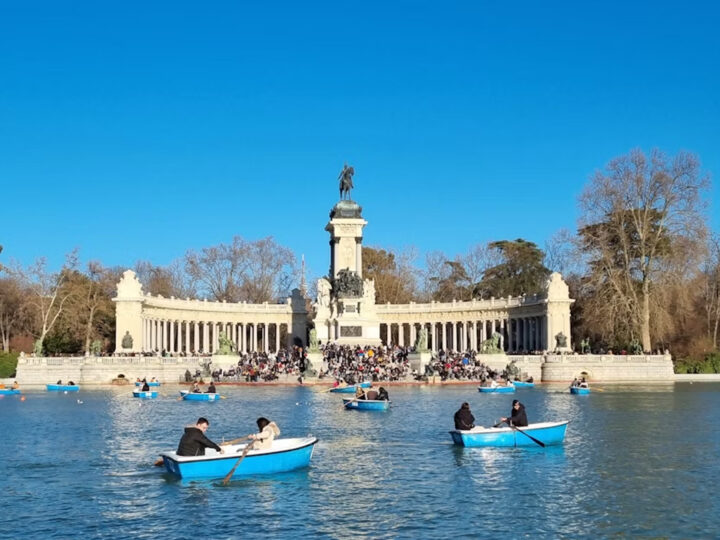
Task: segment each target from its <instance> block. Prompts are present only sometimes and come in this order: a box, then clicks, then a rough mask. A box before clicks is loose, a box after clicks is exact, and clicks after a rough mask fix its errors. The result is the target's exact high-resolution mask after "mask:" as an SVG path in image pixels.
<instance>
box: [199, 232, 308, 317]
mask: <svg viewBox="0 0 720 540" xmlns="http://www.w3.org/2000/svg"><path fill="white" fill-rule="evenodd" d="M185 269H186V271H187V274H188V275H189V276H190V277H191V278H192V279H194V280H195V282H196V283H197V285H198V288H199V290H200V291H201V292H202V293H203V294H206V295H208V296H209V297H210V298H212V299H214V300H216V301H222V300H224V301H226V302H240V301H247V302H253V303H262V302H270V301H273V300H276V299H278V298H279V297H281V296H287V295H288V294H289V292H290V288H291V286H292V285H293V280H294V276H296V275H297V272H296V269H295V256H294V255H293V253H292V251H290V250H289V249H288V248H286V247H283V246H280V245H279V244H277V243H276V242H275V241H274V240H273V239H272V237H268V238H263V239H261V240H257V241H254V242H248V241H246V240H244V239H243V238H241V237H239V236H236V237H234V238H233V241H232V243H231V244H219V245H217V246H212V247H209V248H203V249H202V250H201V251H200V252H199V253H198V252H194V251H188V252H187V254H186V255H185Z"/></svg>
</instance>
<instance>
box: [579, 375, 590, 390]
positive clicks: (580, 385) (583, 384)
mask: <svg viewBox="0 0 720 540" xmlns="http://www.w3.org/2000/svg"><path fill="white" fill-rule="evenodd" d="M578 386H579V387H580V388H590V386H589V385H588V383H587V381H586V380H585V377H583V378H582V379H581V380H580V384H578Z"/></svg>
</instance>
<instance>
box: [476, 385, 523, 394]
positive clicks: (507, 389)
mask: <svg viewBox="0 0 720 540" xmlns="http://www.w3.org/2000/svg"><path fill="white" fill-rule="evenodd" d="M478 390H479V391H480V392H482V393H483V394H512V393H513V392H515V387H514V386H512V385H510V386H496V387H495V388H491V387H490V386H479V387H478Z"/></svg>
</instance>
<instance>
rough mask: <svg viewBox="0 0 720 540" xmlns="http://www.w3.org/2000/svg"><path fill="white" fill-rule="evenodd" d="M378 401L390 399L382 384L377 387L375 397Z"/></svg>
mask: <svg viewBox="0 0 720 540" xmlns="http://www.w3.org/2000/svg"><path fill="white" fill-rule="evenodd" d="M375 399H377V400H379V401H390V396H389V395H388V392H387V390H385V389H384V388H383V387H382V386H381V387H380V388H378V395H377V397H376V398H375Z"/></svg>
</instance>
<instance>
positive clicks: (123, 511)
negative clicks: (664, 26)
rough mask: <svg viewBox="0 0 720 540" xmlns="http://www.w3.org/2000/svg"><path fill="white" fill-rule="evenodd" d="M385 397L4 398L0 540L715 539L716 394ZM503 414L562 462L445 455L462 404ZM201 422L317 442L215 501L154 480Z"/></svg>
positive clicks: (196, 484)
mask: <svg viewBox="0 0 720 540" xmlns="http://www.w3.org/2000/svg"><path fill="white" fill-rule="evenodd" d="M389 390H390V397H391V399H392V401H393V406H392V409H391V410H390V411H389V412H386V413H383V412H359V411H346V410H344V409H343V407H342V405H341V402H340V397H339V396H338V395H333V394H329V393H321V392H319V390H318V389H312V388H307V387H306V388H280V387H278V388H274V387H259V388H249V387H241V388H224V387H223V388H222V393H223V394H224V395H226V396H227V399H224V400H222V401H220V402H218V403H190V402H182V401H181V402H179V401H177V399H176V397H175V396H176V395H177V393H176V389H175V388H172V387H163V388H161V397H160V398H159V399H157V400H155V401H144V400H142V401H141V400H136V399H133V398H132V397H130V390H128V389H124V388H123V389H119V388H118V389H115V388H113V389H108V390H82V391H81V392H80V393H79V394H62V393H59V394H56V393H46V392H44V391H36V392H33V391H28V392H26V396H27V399H26V400H25V401H20V399H19V398H17V397H15V396H5V397H2V398H0V414H1V415H2V417H1V418H2V429H3V437H2V440H1V441H0V463H1V464H2V471H3V475H2V481H0V486H1V487H2V494H1V495H0V503H2V509H3V515H4V516H5V518H6V519H4V520H3V521H4V522H5V525H4V526H3V527H2V529H0V536H4V537H7V538H79V537H88V538H123V537H134V538H161V537H164V538H192V537H199V536H208V537H213V538H246V537H261V536H265V537H267V536H274V537H288V536H293V537H295V538H306V537H307V538H316V537H328V538H448V537H474V538H477V537H558V536H565V537H580V536H614V535H617V536H645V537H658V536H665V537H683V538H689V537H698V538H710V537H715V536H717V530H718V525H720V523H719V521H720V518H719V517H718V516H719V515H720V514H719V513H718V510H719V509H720V508H719V504H718V501H717V497H716V488H717V486H718V483H719V481H720V474H719V471H720V467H719V466H718V460H717V455H718V450H720V448H719V447H720V424H719V423H718V421H717V413H716V410H717V409H718V406H719V405H720V385H718V384H697V383H696V384H694V385H692V384H677V385H674V386H672V385H667V386H651V387H646V388H638V387H610V386H608V387H606V388H605V391H604V392H599V391H596V392H594V393H593V394H592V395H590V396H571V395H570V394H567V393H564V392H562V389H561V388H560V387H557V386H556V387H552V386H543V387H540V388H536V389H524V390H519V391H518V393H517V394H516V395H515V396H507V395H505V396H503V395H482V394H479V393H478V392H477V390H476V389H475V387H474V386H463V387H449V388H438V387H407V388H397V387H391V388H390V389H389ZM514 397H518V398H519V399H520V400H521V401H523V402H524V403H525V404H526V406H527V410H528V416H529V418H530V421H531V422H536V421H545V420H560V419H569V420H571V424H570V426H569V428H568V433H567V437H566V441H565V444H564V445H563V446H559V447H554V448H547V449H545V450H543V449H541V448H523V449H491V448H468V449H463V448H458V447H455V446H453V445H452V444H451V440H450V437H449V435H448V433H447V432H448V430H449V429H451V428H452V416H453V414H454V412H455V411H456V410H457V408H458V407H459V405H460V403H461V402H463V401H466V400H467V401H469V402H470V405H471V408H472V411H473V413H474V415H475V417H476V423H477V424H483V425H486V426H487V425H489V424H490V423H493V422H495V421H496V420H497V419H498V418H499V417H500V416H503V415H507V414H509V411H510V403H511V401H512V399H513V398H514ZM78 399H79V400H81V401H82V403H78ZM198 416H206V417H208V418H209V419H210V421H211V426H210V429H209V431H208V436H209V437H210V438H211V439H213V440H215V441H218V442H219V441H221V440H222V439H223V437H224V438H226V439H229V438H233V437H236V436H241V435H245V434H247V433H250V432H252V431H253V429H254V427H255V419H256V418H257V417H258V416H267V417H269V418H271V419H273V420H274V421H276V422H277V423H278V425H279V426H280V428H281V429H282V431H283V436H288V437H293V436H303V435H307V434H313V435H315V436H317V437H319V438H320V442H319V443H318V445H317V447H316V450H315V454H314V455H313V460H312V465H311V467H310V468H309V469H307V470H302V471H297V472H294V473H288V474H282V475H277V476H271V477H258V478H251V479H243V480H235V481H233V482H231V483H230V485H229V486H227V487H223V486H222V485H221V482H220V481H178V480H174V479H173V478H172V477H170V476H168V475H166V474H164V473H162V471H161V469H159V468H156V467H152V463H153V461H154V460H155V459H156V458H157V454H158V453H159V452H160V451H162V450H168V449H171V450H174V449H175V448H176V446H177V442H178V440H179V438H180V436H181V434H182V428H183V427H184V426H185V425H187V424H189V423H193V422H194V421H195V420H196V419H197V417H198ZM13 531H14V532H13Z"/></svg>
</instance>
